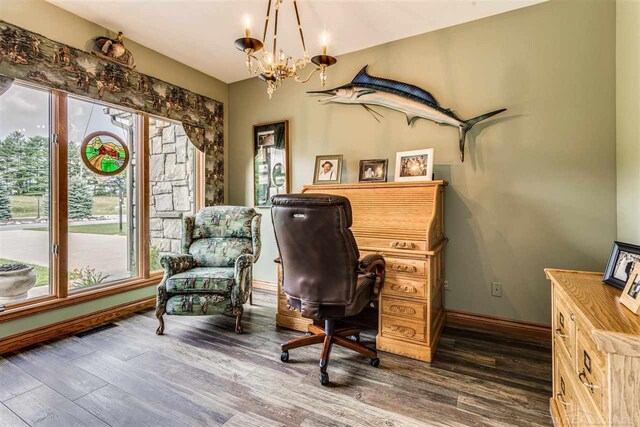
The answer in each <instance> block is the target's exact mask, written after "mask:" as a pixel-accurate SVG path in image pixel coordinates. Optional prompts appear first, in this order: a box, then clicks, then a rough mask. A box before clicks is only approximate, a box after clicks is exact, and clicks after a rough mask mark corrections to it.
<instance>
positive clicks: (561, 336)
mask: <svg viewBox="0 0 640 427" xmlns="http://www.w3.org/2000/svg"><path fill="white" fill-rule="evenodd" d="M556 335H557V336H559V337H560V338H563V339H564V338H569V335H567V334H563V333H562V329H560V328H558V329H556Z"/></svg>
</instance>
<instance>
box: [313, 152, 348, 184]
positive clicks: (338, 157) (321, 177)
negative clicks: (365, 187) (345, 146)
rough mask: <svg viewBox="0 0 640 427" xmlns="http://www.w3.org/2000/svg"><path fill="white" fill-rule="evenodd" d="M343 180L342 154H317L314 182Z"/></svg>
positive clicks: (331, 182)
mask: <svg viewBox="0 0 640 427" xmlns="http://www.w3.org/2000/svg"><path fill="white" fill-rule="evenodd" d="M341 180H342V154H332V155H328V156H316V167H315V169H314V171H313V183H314V184H340V181H341Z"/></svg>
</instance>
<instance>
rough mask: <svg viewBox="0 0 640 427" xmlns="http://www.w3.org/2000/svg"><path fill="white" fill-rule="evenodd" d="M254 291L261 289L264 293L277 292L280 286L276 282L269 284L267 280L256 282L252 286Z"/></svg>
mask: <svg viewBox="0 0 640 427" xmlns="http://www.w3.org/2000/svg"><path fill="white" fill-rule="evenodd" d="M252 286H253V288H254V289H260V290H262V291H268V292H277V291H278V285H277V284H276V283H274V282H268V281H266V280H254V281H253V284H252Z"/></svg>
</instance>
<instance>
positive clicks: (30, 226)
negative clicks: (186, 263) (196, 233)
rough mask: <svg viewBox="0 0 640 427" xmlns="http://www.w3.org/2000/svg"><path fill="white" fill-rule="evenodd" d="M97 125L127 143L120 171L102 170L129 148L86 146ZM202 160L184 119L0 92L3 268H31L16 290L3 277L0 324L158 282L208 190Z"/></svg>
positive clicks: (37, 92) (16, 88)
mask: <svg viewBox="0 0 640 427" xmlns="http://www.w3.org/2000/svg"><path fill="white" fill-rule="evenodd" d="M97 131H100V132H107V133H109V134H112V135H115V136H117V139H118V140H122V142H123V143H124V144H125V145H126V146H127V150H128V154H129V163H128V165H127V166H126V169H124V170H123V171H122V172H120V173H119V174H116V175H105V174H101V173H96V171H95V169H96V165H98V164H99V165H102V166H105V165H107V169H108V168H109V167H111V165H112V162H111V160H114V159H115V157H112V156H113V155H114V153H115V152H117V153H120V152H121V151H122V150H119V149H116V151H115V152H114V151H113V147H112V146H111V145H110V144H109V143H105V144H104V146H105V147H104V149H101V148H100V147H102V140H101V141H100V143H99V144H97V143H96V144H92V145H91V149H92V150H93V151H91V150H89V149H88V148H86V147H85V149H81V148H82V143H83V140H84V139H85V137H86V136H88V135H90V134H92V133H94V132H97ZM92 141H93V139H92ZM88 150H89V151H91V154H92V155H93V156H94V158H95V159H99V161H91V159H89V158H88V161H89V163H91V164H92V166H91V167H88V166H87V165H86V164H85V162H84V161H83V159H82V153H83V152H84V153H85V156H86V157H88V154H87V153H89V151H88ZM127 150H124V151H127ZM102 151H105V152H104V153H103V152H102ZM117 153H116V154H117ZM98 154H99V155H101V156H102V155H105V154H106V156H104V157H97V155H98ZM110 156H111V157H110ZM105 162H106V163H105ZM117 163H118V161H114V162H113V164H117ZM202 163H203V157H202V155H201V154H200V152H199V151H197V150H195V148H194V146H193V145H192V144H191V143H190V142H189V140H188V137H187V135H186V134H185V131H184V129H183V127H182V125H181V124H179V123H175V122H171V121H168V120H165V119H160V118H154V117H149V116H148V115H144V114H141V113H137V112H135V111H128V110H125V109H122V108H117V107H114V106H110V105H106V104H103V103H100V102H95V101H93V100H86V99H82V98H79V97H73V96H67V95H66V94H64V93H62V92H58V91H47V90H43V89H39V88H36V87H34V86H31V85H23V84H22V83H18V82H16V83H14V84H13V86H12V87H11V88H10V89H9V90H8V91H7V92H5V93H4V94H3V95H2V96H0V266H5V267H2V269H0V275H2V274H4V273H5V272H4V271H2V270H11V271H10V273H11V274H13V272H14V271H18V272H19V274H25V275H26V276H28V277H26V276H25V280H23V281H24V282H25V283H26V284H27V285H25V286H23V288H24V289H22V288H20V289H22V290H20V291H16V290H15V289H14V288H15V287H14V288H12V287H4V288H3V285H2V283H3V282H2V280H0V322H2V321H3V320H6V319H12V318H16V317H21V316H24V315H28V314H33V313H36V312H41V311H45V310H48V309H52V308H56V307H60V306H66V305H69V304H73V303H75V302H76V301H77V302H79V301H87V300H90V299H93V298H99V297H101V296H104V295H108V294H114V293H118V292H124V291H128V290H132V289H136V288H139V287H144V286H150V285H153V284H155V283H157V282H158V281H159V280H160V275H159V274H152V273H154V272H157V271H158V270H160V265H159V262H158V254H159V252H161V251H180V242H181V231H182V225H181V222H182V221H181V218H182V216H183V215H184V214H191V213H193V212H194V211H195V210H196V208H197V207H198V206H200V204H201V201H202V199H203V197H202V189H203V186H202V176H203V174H202V166H203V165H202ZM92 169H93V170H92ZM105 171H108V170H106V169H103V170H102V171H101V172H105ZM16 264H25V265H26V267H24V266H22V267H21V266H17V267H16V266H15V265H16ZM6 265H10V267H6ZM22 270H27V271H22ZM5 277H6V275H5ZM30 281H31V282H32V283H29V282H30ZM36 302H37V303H38V304H35V303H36Z"/></svg>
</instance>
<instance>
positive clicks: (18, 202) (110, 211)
mask: <svg viewBox="0 0 640 427" xmlns="http://www.w3.org/2000/svg"><path fill="white" fill-rule="evenodd" d="M9 199H10V200H11V212H12V214H13V217H14V218H34V217H36V216H37V215H38V199H40V216H44V199H43V198H42V197H35V196H10V197H9ZM126 207H127V203H126V200H125V202H124V205H123V209H124V210H125V214H126ZM91 213H92V214H93V215H117V214H118V198H117V197H107V196H97V197H94V198H93V211H92V212H91Z"/></svg>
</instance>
